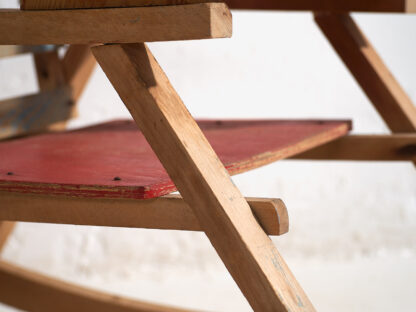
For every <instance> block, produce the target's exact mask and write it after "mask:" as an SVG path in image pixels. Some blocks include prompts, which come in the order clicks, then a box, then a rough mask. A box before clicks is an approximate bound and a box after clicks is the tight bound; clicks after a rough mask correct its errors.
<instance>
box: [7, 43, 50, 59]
mask: <svg viewBox="0 0 416 312" xmlns="http://www.w3.org/2000/svg"><path fill="white" fill-rule="evenodd" d="M57 48H58V46H54V45H47V46H44V45H42V46H22V45H4V46H0V57H8V56H14V55H19V54H25V53H41V52H45V51H53V50H56V49H57Z"/></svg>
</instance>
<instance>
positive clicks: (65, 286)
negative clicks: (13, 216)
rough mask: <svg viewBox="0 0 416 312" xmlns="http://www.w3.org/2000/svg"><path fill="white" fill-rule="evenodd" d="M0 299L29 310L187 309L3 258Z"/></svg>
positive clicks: (150, 311)
mask: <svg viewBox="0 0 416 312" xmlns="http://www.w3.org/2000/svg"><path fill="white" fill-rule="evenodd" d="M0 302H3V303H5V304H7V305H10V306H13V307H16V308H18V309H22V310H25V311H31V312H56V311H59V312H73V311H78V312H91V311H99V312H114V311H117V312H187V311H188V312H190V310H184V309H177V308H173V307H169V306H162V305H156V304H151V303H146V302H140V301H136V300H132V299H127V298H122V297H119V296H114V295H111V294H107V293H104V292H100V291H96V290H92V289H89V288H86V287H80V286H76V285H73V284H70V283H67V282H64V281H60V280H57V279H53V278H51V277H47V276H45V275H42V274H39V273H35V272H32V271H29V270H26V269H23V268H21V267H18V266H15V265H13V264H10V263H7V262H4V261H0Z"/></svg>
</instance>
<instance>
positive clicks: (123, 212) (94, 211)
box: [0, 192, 289, 235]
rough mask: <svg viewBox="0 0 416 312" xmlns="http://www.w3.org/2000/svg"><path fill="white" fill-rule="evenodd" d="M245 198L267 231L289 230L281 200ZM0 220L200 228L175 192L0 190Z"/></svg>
mask: <svg viewBox="0 0 416 312" xmlns="http://www.w3.org/2000/svg"><path fill="white" fill-rule="evenodd" d="M247 202H248V203H249V205H250V207H251V209H252V211H253V214H254V215H255V216H256V218H257V220H258V222H259V223H260V225H261V226H262V227H263V229H264V231H265V232H266V233H267V234H268V235H283V234H285V233H287V232H288V230H289V218H288V213H287V209H286V206H285V204H284V203H283V201H281V200H280V199H269V198H247ZM0 220H7V221H22V222H39V223H59V224H74V225H93V226H110V227H127V228H146V229H160V230H184V231H202V229H201V226H200V225H199V222H198V220H197V219H196V218H195V216H194V214H193V212H192V210H191V209H190V208H189V206H188V205H187V204H185V202H184V201H183V199H182V198H181V197H180V196H176V195H167V196H163V197H158V198H154V199H147V200H132V199H97V198H74V197H65V196H45V195H24V194H18V193H7V192H0Z"/></svg>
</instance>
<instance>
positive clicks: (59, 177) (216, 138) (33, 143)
mask: <svg viewBox="0 0 416 312" xmlns="http://www.w3.org/2000/svg"><path fill="white" fill-rule="evenodd" d="M198 123H199V125H200V127H201V128H202V130H203V132H204V133H205V135H206V137H207V138H208V140H209V141H210V143H211V145H212V146H213V148H214V150H215V151H216V152H217V154H218V156H219V158H220V159H221V161H222V162H223V163H224V165H225V166H226V168H227V169H228V170H229V172H230V174H237V173H242V172H245V171H248V170H251V169H254V168H257V167H259V166H262V165H265V164H268V163H271V162H273V161H276V160H279V159H283V158H287V157H290V156H293V155H296V154H298V153H301V152H303V151H305V150H308V149H311V148H313V147H316V146H318V145H322V144H324V143H326V142H329V141H331V140H334V139H336V138H339V137H341V136H343V135H345V134H347V132H348V131H349V130H350V128H351V125H350V122H348V121H285V120H251V121H248V120H247V121H199V122H198ZM0 160H1V161H0V191H10V192H24V193H38V194H50V195H52V194H55V195H68V196H82V197H103V198H104V197H109V198H136V199H145V198H152V197H158V196H162V195H166V194H169V193H171V192H174V191H175V190H176V188H175V185H174V184H173V182H172V181H171V180H170V178H169V176H168V175H167V173H166V171H165V170H164V168H163V167H162V165H161V163H160V162H159V160H158V159H157V157H156V156H155V154H154V153H153V151H152V150H151V148H150V146H149V145H148V143H147V142H146V140H145V138H144V137H143V135H142V134H141V132H140V131H139V130H138V129H137V127H136V125H135V124H134V122H133V121H130V120H123V121H113V122H109V123H105V124H101V125H97V126H92V127H88V128H84V129H80V130H76V131H70V132H65V133H49V134H41V135H37V136H33V137H27V138H20V139H16V140H9V141H5V142H2V143H1V144H0Z"/></svg>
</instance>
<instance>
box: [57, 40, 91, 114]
mask: <svg viewBox="0 0 416 312" xmlns="http://www.w3.org/2000/svg"><path fill="white" fill-rule="evenodd" d="M95 65H96V61H95V58H94V56H93V55H92V53H91V49H90V46H88V45H71V46H69V48H68V50H67V51H66V53H65V56H64V58H63V60H62V66H63V70H64V77H65V81H66V83H67V84H68V85H69V86H71V91H72V100H73V101H74V103H75V102H76V101H78V99H79V97H80V96H81V94H82V92H83V91H84V88H85V86H86V85H87V82H88V80H89V79H90V77H91V74H92V72H93V70H94V68H95ZM75 107H76V106H75V105H74V108H75Z"/></svg>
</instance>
